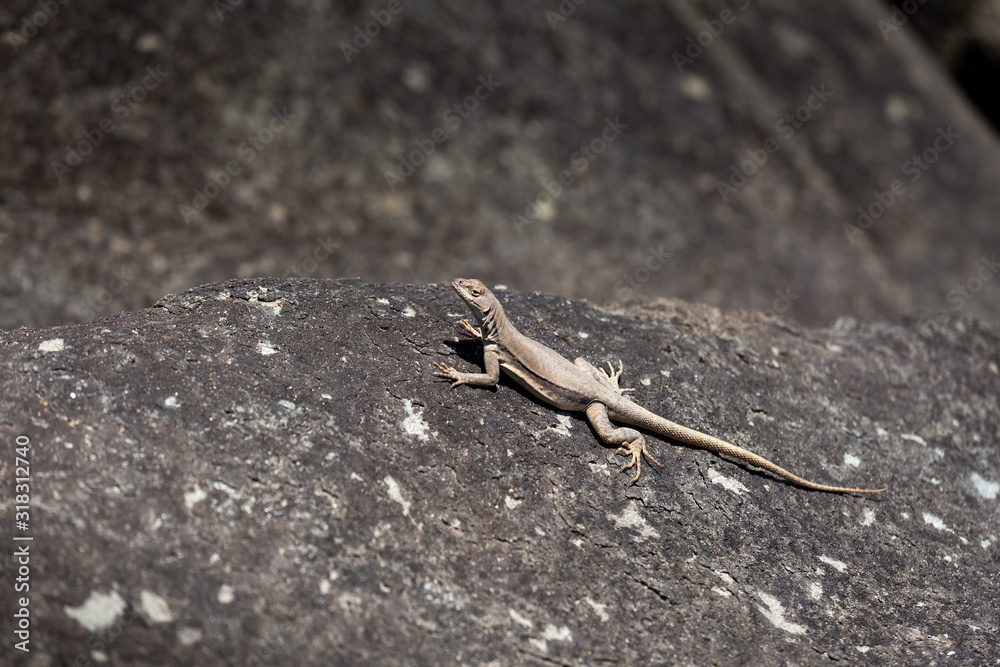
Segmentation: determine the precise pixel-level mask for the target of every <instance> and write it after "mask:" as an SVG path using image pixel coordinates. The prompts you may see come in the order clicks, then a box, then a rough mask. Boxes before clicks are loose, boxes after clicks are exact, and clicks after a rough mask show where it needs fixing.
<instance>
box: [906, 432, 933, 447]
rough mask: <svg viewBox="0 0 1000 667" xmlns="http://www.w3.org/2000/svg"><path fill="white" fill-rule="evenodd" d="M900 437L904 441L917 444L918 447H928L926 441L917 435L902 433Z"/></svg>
mask: <svg viewBox="0 0 1000 667" xmlns="http://www.w3.org/2000/svg"><path fill="white" fill-rule="evenodd" d="M899 437H900V438H902V439H903V440H909V441H911V442H915V443H917V444H918V445H923V446H924V447H926V446H927V441H926V440H924V439H923V438H921V437H920V436H919V435H915V434H913V433H901V434H900V436H899Z"/></svg>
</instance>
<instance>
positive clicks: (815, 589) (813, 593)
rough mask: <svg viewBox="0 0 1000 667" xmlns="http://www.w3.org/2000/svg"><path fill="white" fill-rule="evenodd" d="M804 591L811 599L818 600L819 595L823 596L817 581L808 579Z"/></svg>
mask: <svg viewBox="0 0 1000 667" xmlns="http://www.w3.org/2000/svg"><path fill="white" fill-rule="evenodd" d="M806 593H807V594H808V595H809V597H811V598H812V599H813V600H819V599H820V598H821V597H823V586H821V585H820V583H819V582H818V581H810V582H809V583H808V584H807V585H806Z"/></svg>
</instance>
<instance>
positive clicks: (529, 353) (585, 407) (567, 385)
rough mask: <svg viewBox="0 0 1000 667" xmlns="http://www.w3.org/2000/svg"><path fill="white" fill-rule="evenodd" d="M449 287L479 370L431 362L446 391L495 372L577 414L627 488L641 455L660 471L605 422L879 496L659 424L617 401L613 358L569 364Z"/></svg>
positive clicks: (466, 285) (636, 439)
mask: <svg viewBox="0 0 1000 667" xmlns="http://www.w3.org/2000/svg"><path fill="white" fill-rule="evenodd" d="M451 284H452V287H454V289H455V291H456V292H457V293H458V295H459V296H460V297H461V298H462V300H463V301H464V302H465V303H466V305H467V306H468V307H469V310H470V311H471V312H472V315H473V316H474V317H475V319H476V320H477V322H478V324H479V326H478V327H473V326H472V325H471V324H469V322H468V321H467V320H461V321H460V322H459V323H458V324H459V326H461V327H462V328H463V329H465V330H466V331H467V332H468V333H469V334H471V335H472V336H473V337H474V338H475V339H476V340H478V341H480V342H482V343H483V365H484V367H485V371H486V372H485V373H463V372H460V371H458V370H456V369H455V368H453V367H451V366H448V365H447V364H444V363H442V362H438V361H434V362H431V364H432V365H433V367H434V368H435V369H436V371H435V372H434V375H435V376H437V377H441V378H444V379H446V380H451V381H452V384H451V387H452V388H453V389H454V388H455V387H458V386H459V385H469V386H471V387H483V388H495V387H496V386H497V384H498V383H499V381H500V371H501V370H503V371H504V372H506V373H507V374H508V375H510V376H511V377H512V378H513V379H514V380H515V381H516V382H518V383H519V384H520V385H521V386H523V387H524V388H525V389H526V390H527V391H528V392H529V393H530V394H531V395H533V396H534V397H535V398H537V399H538V400H540V401H543V402H544V403H548V404H550V405H553V406H555V407H556V408H559V409H561V410H567V411H570V412H583V413H585V414H586V416H587V421H588V422H589V423H590V426H591V427H592V428H593V429H594V432H595V433H596V434H597V437H598V438H600V439H601V440H602V441H603V442H605V443H607V444H609V445H618V450H617V453H619V454H623V455H625V456H628V457H630V458H629V460H628V462H627V463H626V464H625V465H624V466H623V467H622V468H621V471H622V472H625V471H626V470H629V469H630V468H633V467H634V468H635V476H634V477H632V480H631V482H629V485H631V484H635V483H636V482H637V481H638V480H639V473H640V470H641V466H642V457H643V456H645V457H646V459H648V460H649V461H650V462H651V463H653V464H655V465H656V467H657V468H660V469H661V470H662V469H663V466H662V465H660V463H659V461H657V460H656V459H655V458H653V455H652V454H651V453H650V452H649V449H648V448H647V447H646V438H645V436H644V435H643V434H642V433H640V432H639V431H637V430H636V429H634V428H628V427H621V426H615V425H614V424H612V423H611V420H612V419H613V420H615V421H616V422H623V423H625V424H628V425H630V426H637V427H639V428H642V429H645V430H647V431H651V432H653V433H656V434H658V435H660V436H663V437H664V438H669V439H673V440H678V441H680V442H683V443H687V444H689V445H694V446H695V447H700V448H702V449H707V450H709V451H712V452H715V453H717V454H722V455H725V456H728V457H731V458H734V459H736V460H737V461H742V462H743V463H748V464H750V465H752V466H756V467H758V468H762V469H764V470H766V471H768V472H770V473H771V474H773V475H774V476H775V477H778V478H780V479H782V480H784V481H786V482H789V483H791V484H795V485H797V486H800V487H803V488H806V489H811V490H814V491H827V492H831V493H879V492H881V491H885V489H884V488H883V489H853V488H847V487H843V486H830V485H828V484H819V483H816V482H811V481H809V480H807V479H803V478H802V477H799V476H798V475H794V474H792V473H790V472H788V471H787V470H785V469H784V468H782V467H780V466H778V465H776V464H774V463H772V462H771V461H769V460H767V459H765V458H764V457H762V456H759V455H757V454H754V453H753V452H751V451H749V450H747V449H744V448H742V447H739V446H737V445H733V444H730V443H728V442H726V441H724V440H720V439H718V438H715V437H713V436H710V435H707V434H705V433H701V432H699V431H696V430H694V429H690V428H687V427H685V426H681V425H680V424H676V423H674V422H672V421H670V420H668V419H665V418H664V417H661V416H659V415H657V414H656V413H654V412H651V411H649V410H647V409H645V408H643V407H642V406H640V405H639V404H638V403H635V402H633V401H632V400H631V399H630V398H629V397H627V396H625V392H627V391H633V390H632V389H622V388H620V386H619V383H618V378H619V377H621V374H622V370H623V366H622V363H621V361H619V362H618V370H615V368H614V366H613V365H612V364H611V362H608V370H607V371H606V370H604V369H603V368H597V367H595V366H593V365H592V364H591V363H590V362H588V361H587V360H586V359H584V358H583V357H578V358H577V359H576V361H574V362H570V361H569V360H568V359H567V358H566V357H564V356H562V355H561V354H559V353H558V352H556V351H555V350H553V349H552V348H550V347H547V346H546V345H543V344H542V343H539V342H538V341H536V340H533V339H531V338H529V337H527V336H525V335H524V334H522V333H521V332H520V331H518V330H517V329H516V328H515V327H514V325H513V324H512V323H511V321H510V320H509V319H508V318H507V315H506V313H504V310H503V307H502V306H501V305H500V301H499V300H498V299H497V298H496V296H494V295H493V293H492V292H491V291H490V290H489V289H488V288H487V287H486V285H484V284H483V283H482V282H481V281H479V280H476V279H467V278H456V279H455V280H453V281H452V283H451Z"/></svg>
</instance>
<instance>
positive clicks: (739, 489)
mask: <svg viewBox="0 0 1000 667" xmlns="http://www.w3.org/2000/svg"><path fill="white" fill-rule="evenodd" d="M708 480H709V481H710V482H712V484H718V485H719V486H721V487H722V488H724V489H726V490H727V491H732V492H733V493H735V494H736V495H738V496H739V495H742V494H743V492H744V491H746V492H749V491H750V489H748V488H747V487H745V486H743V484H742V483H740V482H738V481H737V480H735V479H730V478H729V477H726V476H725V475H723V474H722V473H721V472H719V471H718V470H715V469H714V468H709V469H708Z"/></svg>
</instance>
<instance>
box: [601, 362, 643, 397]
mask: <svg viewBox="0 0 1000 667" xmlns="http://www.w3.org/2000/svg"><path fill="white" fill-rule="evenodd" d="M624 368H625V367H624V366H623V365H622V360H621V359H619V360H618V370H615V367H614V366H613V365H612V364H611V362H610V361H609V362H608V369H609V370H610V373H609V372H608V371H606V370H604V368H600V369H599V370H600V371H601V373H603V374H604V377H606V378H607V379H608V381H609V382H610V383H612V384H614V387H615V389H616V390H617V391H618V393H619V394H624V393H625V392H626V391H635V389H634V388H632V387H628V388H626V389H622V388H621V387H619V386H618V378H620V377H621V376H622V370H623V369H624Z"/></svg>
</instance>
